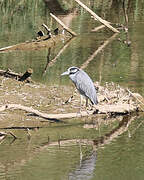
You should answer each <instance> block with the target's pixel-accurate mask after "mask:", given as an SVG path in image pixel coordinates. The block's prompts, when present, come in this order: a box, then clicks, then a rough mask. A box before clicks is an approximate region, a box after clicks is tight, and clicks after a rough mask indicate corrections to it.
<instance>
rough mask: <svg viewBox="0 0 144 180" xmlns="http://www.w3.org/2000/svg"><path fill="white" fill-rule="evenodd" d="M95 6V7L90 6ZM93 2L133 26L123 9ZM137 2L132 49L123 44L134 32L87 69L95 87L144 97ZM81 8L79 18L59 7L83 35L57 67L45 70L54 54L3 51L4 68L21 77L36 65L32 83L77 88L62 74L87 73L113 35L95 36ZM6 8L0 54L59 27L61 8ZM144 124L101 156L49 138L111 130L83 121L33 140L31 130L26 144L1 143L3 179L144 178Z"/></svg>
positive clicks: (143, 29) (0, 15)
mask: <svg viewBox="0 0 144 180" xmlns="http://www.w3.org/2000/svg"><path fill="white" fill-rule="evenodd" d="M56 2H57V1H56ZM56 2H55V3H56ZM88 2H89V1H87V5H90V4H89V3H88ZM90 2H91V7H92V5H94V7H93V8H94V11H95V12H97V13H98V14H99V15H101V16H102V17H104V18H105V19H107V20H108V21H111V22H119V23H124V22H125V20H124V17H123V11H122V9H121V7H122V6H121V5H119V6H118V4H117V5H114V3H110V4H108V3H106V4H105V3H104V4H102V3H101V1H100V2H99V3H96V2H94V4H93V3H92V2H93V1H90ZM131 2H132V3H131V8H130V10H129V20H130V22H129V38H130V40H131V46H130V47H128V46H127V45H126V44H124V43H123V42H122V41H123V40H125V39H126V34H125V32H121V34H120V35H118V36H117V37H116V38H115V39H114V40H113V41H112V42H110V43H109V44H108V45H107V46H106V47H105V48H104V50H103V51H101V53H99V54H98V55H97V56H95V57H94V58H93V60H92V61H91V62H90V63H89V64H88V65H87V66H86V67H85V69H84V70H85V71H86V72H87V73H88V74H89V75H90V76H91V77H92V79H93V80H94V81H100V82H101V83H105V82H112V81H113V82H115V83H117V84H120V85H122V86H125V87H129V88H130V89H131V90H134V91H136V92H139V93H140V94H141V95H143V96H144V88H143V87H144V43H143V42H144V35H143V34H144V23H143V20H144V16H143V9H142V5H141V3H140V2H139V3H138V2H137V1H134V0H133V1H131ZM71 5H73V3H71ZM108 5H109V6H108ZM110 5H111V8H110ZM74 6H76V5H75V4H74ZM76 7H77V11H78V12H76V14H75V15H71V16H68V15H69V14H68V12H67V9H66V10H64V11H62V9H61V8H59V6H58V5H57V6H55V8H56V9H57V15H59V14H64V16H63V18H66V17H68V20H64V19H63V21H66V22H65V23H67V24H69V26H70V27H71V28H72V29H73V30H74V31H75V32H76V33H77V34H78V36H77V37H76V38H75V39H73V40H72V41H71V42H70V43H69V45H68V46H67V48H66V49H65V50H64V51H63V53H62V54H61V55H60V56H59V57H58V59H57V61H56V62H55V63H54V65H53V66H51V67H49V68H47V71H46V73H45V74H43V72H44V69H45V66H46V64H47V55H48V49H42V50H35V51H15V52H7V53H0V69H7V68H10V69H12V70H13V71H15V72H25V70H26V69H27V68H29V67H31V68H32V69H33V70H34V73H33V76H32V79H33V80H35V81H37V82H40V83H44V84H46V85H47V86H49V85H59V86H61V85H66V86H71V85H72V83H71V82H70V81H69V79H68V78H67V77H65V78H63V79H61V78H60V74H61V73H62V72H64V71H65V70H66V69H67V68H68V67H70V66H78V67H81V66H82V65H83V64H84V63H85V62H86V61H87V60H88V58H90V57H91V56H92V55H93V54H94V52H95V51H96V50H97V49H98V47H99V46H101V45H102V44H103V43H104V42H105V41H106V40H108V39H109V38H110V37H111V36H112V35H113V33H112V32H110V31H109V30H105V29H103V30H101V31H98V32H91V30H92V29H94V28H95V27H96V26H98V25H99V24H98V23H97V22H95V21H94V19H93V18H91V16H90V15H89V14H88V13H87V12H85V11H84V10H83V9H82V8H80V7H78V6H76ZM0 8H1V11H0V29H1V30H0V48H2V47H5V46H10V45H13V44H17V43H19V42H24V41H26V40H31V39H33V38H35V37H36V32H37V31H38V30H39V28H38V27H40V26H41V24H42V23H45V24H47V25H48V26H49V27H50V28H55V27H57V24H56V23H55V21H54V20H52V19H51V18H50V16H49V12H50V10H49V9H51V11H52V10H54V9H53V8H54V7H51V6H50V7H49V4H48V5H47V6H46V5H45V3H44V2H42V1H33V0H32V1H25V3H24V2H23V1H22V2H21V3H20V4H17V3H15V2H14V1H13V3H11V4H10V1H3V2H1V3H0ZM65 8H66V7H65ZM54 13H56V12H55V11H54ZM77 13H78V14H77ZM118 38H121V40H122V41H119V40H118ZM65 43H66V42H61V43H60V44H58V45H56V46H55V47H54V48H53V49H51V55H50V59H53V58H54V57H55V56H56V55H57V54H58V52H59V51H60V49H61V48H62V47H63V46H64V44H65ZM143 120H144V117H143V116H140V117H137V118H136V121H133V122H132V123H131V125H130V127H129V130H128V131H126V132H125V133H124V134H122V135H121V136H119V137H118V138H116V139H115V140H114V141H111V142H110V143H108V144H107V145H104V146H103V147H102V148H98V149H97V150H96V151H95V150H94V151H93V148H92V147H91V146H90V145H80V144H79V143H73V144H72V143H68V144H67V145H61V146H60V147H59V146H58V145H51V146H48V145H46V144H47V143H48V137H50V141H51V142H57V140H58V139H59V138H62V139H66V138H67V139H89V140H92V139H96V138H97V137H99V136H101V135H103V134H104V132H108V127H107V126H104V127H102V129H101V131H99V130H97V129H95V128H94V129H85V128H84V124H85V123H84V122H83V121H82V122H81V120H80V119H79V120H77V119H75V120H74V121H75V122H70V124H66V125H65V124H58V125H54V126H53V125H52V126H50V127H48V128H42V129H39V130H38V131H32V132H31V134H32V136H31V139H30V140H28V139H27V135H26V134H27V133H26V132H25V134H23V136H22V137H21V139H18V140H16V141H14V142H11V139H10V138H8V139H6V140H5V141H4V142H3V143H1V144H0V179H10V180H12V179H14V180H16V179H19V180H38V179H43V180H47V179H49V180H64V179H70V180H71V179H72V180H81V179H83V180H88V179H89V180H105V179H107V180H115V179H117V180H121V179H123V180H135V179H138V180H143V179H144V153H143V152H144V141H143V139H144V126H143V123H142V122H143ZM19 133H21V132H19ZM81 154H82V155H83V156H82V157H81Z"/></svg>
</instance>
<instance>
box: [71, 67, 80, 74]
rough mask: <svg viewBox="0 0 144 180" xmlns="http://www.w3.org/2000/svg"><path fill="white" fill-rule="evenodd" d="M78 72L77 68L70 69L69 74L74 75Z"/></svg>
mask: <svg viewBox="0 0 144 180" xmlns="http://www.w3.org/2000/svg"><path fill="white" fill-rule="evenodd" d="M78 71H79V69H77V68H71V69H70V74H75V73H76V72H78Z"/></svg>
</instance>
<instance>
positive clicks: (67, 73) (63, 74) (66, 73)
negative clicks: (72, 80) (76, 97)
mask: <svg viewBox="0 0 144 180" xmlns="http://www.w3.org/2000/svg"><path fill="white" fill-rule="evenodd" d="M65 75H69V72H68V71H66V72H64V73H62V74H61V76H65Z"/></svg>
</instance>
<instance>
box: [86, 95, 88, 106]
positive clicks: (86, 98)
mask: <svg viewBox="0 0 144 180" xmlns="http://www.w3.org/2000/svg"><path fill="white" fill-rule="evenodd" d="M86 107H88V98H87V97H86Z"/></svg>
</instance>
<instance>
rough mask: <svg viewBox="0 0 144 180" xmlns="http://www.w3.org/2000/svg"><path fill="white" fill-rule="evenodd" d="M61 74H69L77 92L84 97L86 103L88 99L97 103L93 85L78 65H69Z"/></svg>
mask: <svg viewBox="0 0 144 180" xmlns="http://www.w3.org/2000/svg"><path fill="white" fill-rule="evenodd" d="M61 75H62V76H63V75H69V77H70V79H71V80H72V82H73V83H74V84H75V86H76V88H77V90H78V91H79V93H80V94H81V95H82V96H84V97H86V105H87V104H88V99H89V100H90V101H91V103H92V104H95V105H96V104H97V103H98V100H97V93H96V89H95V86H94V84H93V81H92V80H91V78H90V77H89V76H88V74H87V73H86V72H84V71H83V70H82V69H79V68H78V67H70V68H68V70H67V71H66V72H64V73H62V74H61Z"/></svg>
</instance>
